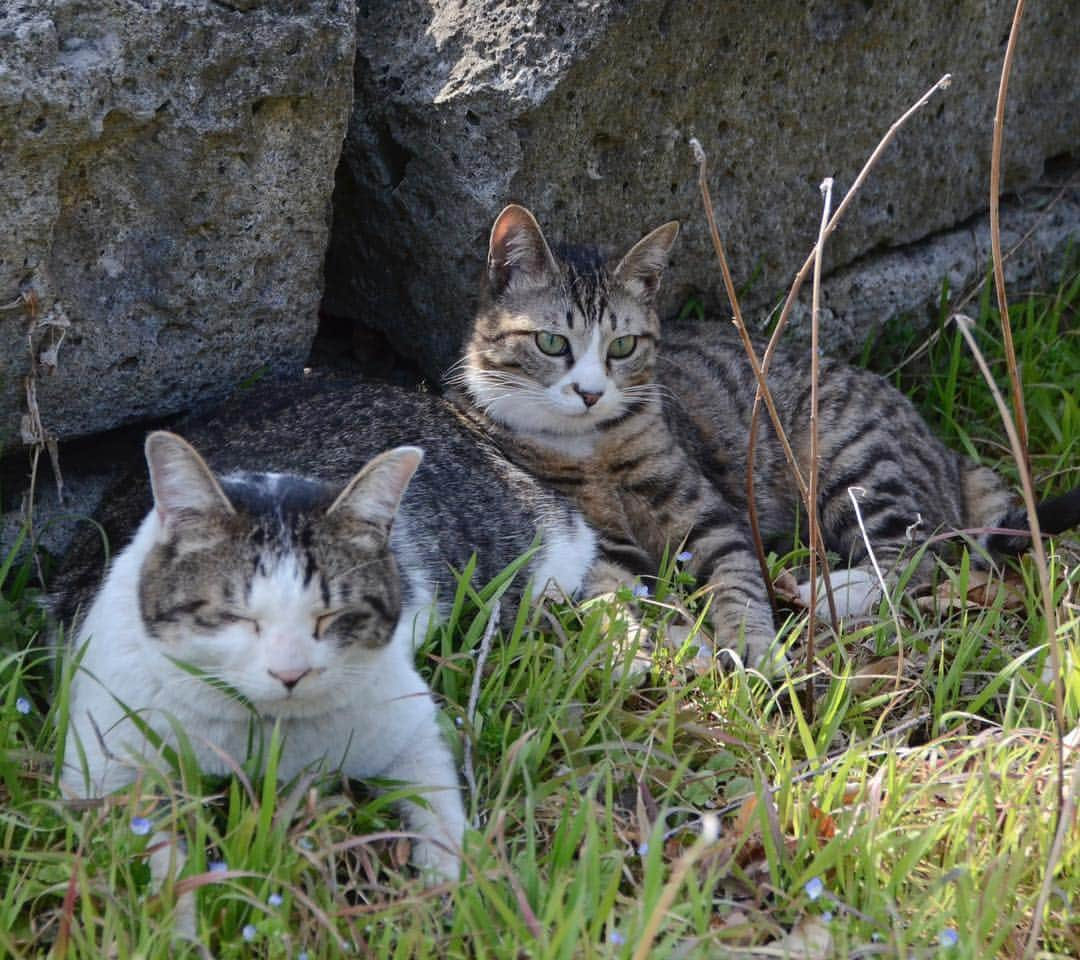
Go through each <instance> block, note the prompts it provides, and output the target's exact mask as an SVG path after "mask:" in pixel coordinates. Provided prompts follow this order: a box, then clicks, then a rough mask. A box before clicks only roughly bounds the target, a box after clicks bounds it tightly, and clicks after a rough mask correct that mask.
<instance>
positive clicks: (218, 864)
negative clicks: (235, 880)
mask: <svg viewBox="0 0 1080 960" xmlns="http://www.w3.org/2000/svg"><path fill="white" fill-rule="evenodd" d="M206 869H207V870H209V871H210V872H211V873H225V871H227V870H228V869H229V865H228V864H227V863H226V862H225V861H224V860H211V861H210V862H209V863H208V864H207V865H206Z"/></svg>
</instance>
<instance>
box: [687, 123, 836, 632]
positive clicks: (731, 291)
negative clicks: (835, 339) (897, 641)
mask: <svg viewBox="0 0 1080 960" xmlns="http://www.w3.org/2000/svg"><path fill="white" fill-rule="evenodd" d="M690 147H691V149H692V150H693V153H694V160H695V162H696V163H697V165H698V187H699V188H700V190H701V200H702V204H703V206H704V207H705V219H706V220H707V221H708V224H709V236H710V237H711V238H712V244H713V249H714V250H715V251H716V258H717V260H719V261H720V273H721V274H722V276H723V278H724V288H725V290H726V292H727V295H728V300H729V301H730V302H731V313H732V320H733V322H734V324H735V329H736V330H738V332H739V337H740V339H741V340H742V344H743V349H744V350H745V351H746V356H747V359H748V360H749V361H750V367H751V369H752V370H753V371H754V376H755V378H756V379H757V384H758V386H757V393H756V394H755V395H754V409H755V411H756V410H757V402H758V400H759V399H760V398H764V400H765V406H766V408H767V409H768V411H769V417H770V419H771V420H772V423H773V428H774V429H775V430H776V436H777V438H778V439H779V440H780V445H781V447H782V448H783V450H784V456H785V457H786V458H787V462H788V466H789V468H790V469H791V475H792V477H794V479H795V483H796V484H797V485H798V488H799V495H800V496H801V497H802V500H803V503H804V504H805V505H806V509H807V511H808V512H809V510H810V492H809V489H808V487H807V486H806V481H805V480H804V479H803V475H802V471H800V470H799V463H798V461H797V460H796V459H795V454H794V452H793V451H792V449H791V444H790V443H789V442H788V438H787V434H786V433H785V432H784V426H783V424H782V423H781V422H780V415H779V413H777V411H776V406H775V404H774V403H773V398H772V393H771V392H770V391H769V385H768V382H767V381H766V380H765V368H764V367H763V366H762V365H761V363H759V362H758V357H757V352H756V351H755V350H754V345H753V343H752V342H751V340H750V334H749V333H748V332H747V329H746V324H745V323H744V322H743V316H742V309H741V308H740V307H739V298H738V295H737V294H736V293H735V284H734V282H733V281H732V279H731V271H730V270H729V269H728V263H727V256H726V255H725V254H724V245H723V243H722V242H721V240H720V230H719V229H718V228H717V226H716V217H715V216H714V214H713V204H712V195H711V194H710V193H709V183H708V178H707V174H706V159H705V150H704V148H703V147H702V146H701V143H700V142H699V141H698V140H697V139H696V138H694V137H692V138H691V139H690ZM754 451H755V445H754V439H753V435H752V434H751V440H750V443H749V445H748V447H747V457H746V504H747V513H748V516H749V519H750V532H751V534H752V535H753V539H754V551H755V552H756V553H757V558H758V565H759V566H760V567H761V575H762V578H763V579H764V581H765V588H766V590H768V592H769V601H770V603H771V604H772V606H773V609H775V608H776V591H775V590H774V589H773V584H772V577H771V576H770V575H769V564H768V560H767V559H766V557H765V544H764V543H763V542H762V539H761V527H760V525H759V523H758V515H757V507H756V505H755V503H754ZM811 543H814V541H813V540H811ZM815 547H816V549H817V550H818V551H819V552H820V555H821V558H822V562H823V563H824V560H825V544H824V542H823V541H822V540H821V539H820V537H819V538H818V540H817V542H816V543H815ZM825 591H826V594H827V595H828V599H829V613H830V615H831V619H832V626H833V630H835V631H836V632H837V633H839V629H840V625H839V621H838V618H837V616H836V603H835V601H834V600H833V594H832V584H831V583H830V582H829V578H828V575H827V574H826V577H825Z"/></svg>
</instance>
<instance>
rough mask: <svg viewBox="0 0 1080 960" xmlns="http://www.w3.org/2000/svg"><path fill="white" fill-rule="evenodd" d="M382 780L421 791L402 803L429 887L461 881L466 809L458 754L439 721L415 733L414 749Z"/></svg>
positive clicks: (427, 723)
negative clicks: (446, 882) (454, 753)
mask: <svg viewBox="0 0 1080 960" xmlns="http://www.w3.org/2000/svg"><path fill="white" fill-rule="evenodd" d="M382 775H383V776H385V777H388V778H390V779H393V780H400V781H403V782H405V783H408V784H413V785H415V786H416V788H417V799H416V800H411V799H410V800H404V801H402V803H401V812H402V815H403V816H404V819H405V822H406V825H407V826H408V828H409V830H410V831H412V832H413V833H416V834H417V835H418V838H417V839H416V840H415V841H414V842H413V848H412V864H413V866H414V867H416V869H417V870H418V871H419V873H420V874H421V876H422V877H424V879H425V880H426V881H427V882H431V883H438V882H440V881H443V880H457V879H458V875H459V873H460V872H461V858H460V851H461V844H462V840H463V839H464V836H465V827H466V820H465V808H464V806H463V805H462V802H461V787H460V785H459V783H458V775H457V770H456V768H455V766H454V759H453V755H452V754H451V752H450V748H449V747H448V746H447V744H446V742H445V741H444V740H443V737H442V733H441V731H440V730H439V727H438V724H437V723H436V722H435V718H434V716H432V718H431V720H430V721H425V722H424V723H422V724H421V725H420V726H419V728H418V729H417V730H415V731H414V733H413V735H412V737H411V738H410V742H409V746H408V747H407V748H406V749H405V750H404V751H402V752H401V753H400V754H398V756H397V757H395V758H394V760H393V762H392V763H391V764H390V766H389V767H387V768H386V770H385V771H384V772H383V774H382Z"/></svg>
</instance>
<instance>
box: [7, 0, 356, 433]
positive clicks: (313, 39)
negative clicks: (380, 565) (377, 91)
mask: <svg viewBox="0 0 1080 960" xmlns="http://www.w3.org/2000/svg"><path fill="white" fill-rule="evenodd" d="M354 12H355V11H354V5H353V3H351V2H346V0H229V2H225V0H222V2H215V0H144V2H141V3H131V2H130V0H94V2H92V3H88V2H86V0H27V2H21V0H2V2H0V156H2V158H3V159H2V174H0V306H8V305H11V304H14V303H15V301H16V300H17V299H18V298H19V297H20V295H22V294H30V293H32V294H33V296H34V298H35V300H36V304H35V310H34V312H33V314H31V312H30V310H29V309H23V308H21V307H19V306H10V307H9V308H8V309H5V310H4V311H3V312H2V313H0V327H2V329H3V331H4V336H3V337H2V339H0V443H2V442H4V441H9V440H10V439H11V438H12V436H13V435H14V436H18V431H19V426H20V417H21V415H22V414H23V413H24V411H25V409H26V406H25V399H24V385H23V381H24V377H25V375H26V374H27V373H28V371H29V370H30V362H31V354H33V355H34V356H35V357H36V358H37V364H36V365H37V371H36V379H37V387H36V395H37V407H38V411H39V412H40V418H41V423H40V426H41V427H43V429H44V432H45V433H46V434H52V435H55V436H58V437H60V438H69V437H74V436H78V435H82V434H87V433H90V432H93V431H98V430H101V429H104V428H107V427H112V426H115V425H116V424H119V423H123V422H128V421H133V420H136V419H141V418H145V417H148V416H160V415H163V414H167V413H171V412H175V411H179V410H183V409H187V408H189V407H191V406H193V405H194V404H196V403H205V402H208V401H212V400H214V399H215V398H218V397H222V396H224V395H225V394H226V393H227V392H228V391H229V390H230V389H231V388H232V387H233V386H235V384H236V383H237V382H238V381H239V380H241V379H242V378H244V377H247V376H250V375H251V374H253V373H255V372H256V371H259V370H260V369H263V368H267V369H269V370H271V371H274V372H277V373H281V372H287V371H294V372H296V373H299V371H300V367H301V366H302V364H303V362H304V359H305V357H306V356H307V351H308V348H309V346H310V342H311V339H312V336H313V334H314V332H315V329H316V326H317V322H318V304H319V299H320V296H321V292H322V278H321V270H322V260H323V256H324V253H325V247H326V240H327V236H328V231H329V204H330V196H331V192H332V188H333V172H334V168H335V165H336V163H337V160H338V155H339V153H340V149H341V142H342V138H343V136H344V132H345V126H346V121H347V117H348V112H349V105H350V103H351V100H352V63H353V58H354V52H355V33H354V30H355V16H354ZM28 335H29V342H28ZM61 336H62V337H63V341H62V343H60V338H61ZM58 343H59V344H60V345H59V350H56V349H55V348H56V346H57V344H58ZM31 427H32V425H31ZM24 432H25V431H24ZM29 433H30V434H31V435H33V433H34V430H33V429H31V430H30V431H29Z"/></svg>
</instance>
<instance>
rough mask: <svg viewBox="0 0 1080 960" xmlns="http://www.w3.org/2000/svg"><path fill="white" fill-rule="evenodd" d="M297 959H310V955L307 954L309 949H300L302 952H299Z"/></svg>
mask: <svg viewBox="0 0 1080 960" xmlns="http://www.w3.org/2000/svg"><path fill="white" fill-rule="evenodd" d="M296 960H308V955H307V951H306V950H301V951H300V952H299V953H298V954H297V955H296Z"/></svg>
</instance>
